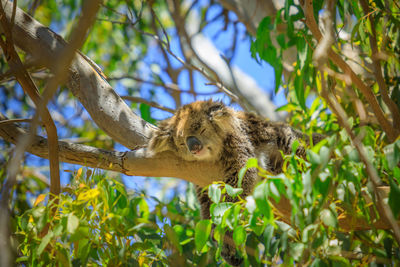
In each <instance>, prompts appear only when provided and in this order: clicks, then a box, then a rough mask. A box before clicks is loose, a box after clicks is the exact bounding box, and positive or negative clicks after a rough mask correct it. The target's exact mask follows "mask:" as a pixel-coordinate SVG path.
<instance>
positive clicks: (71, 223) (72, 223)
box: [67, 213, 79, 234]
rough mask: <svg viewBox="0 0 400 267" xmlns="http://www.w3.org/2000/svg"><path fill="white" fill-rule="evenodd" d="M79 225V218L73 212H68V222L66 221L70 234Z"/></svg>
mask: <svg viewBox="0 0 400 267" xmlns="http://www.w3.org/2000/svg"><path fill="white" fill-rule="evenodd" d="M78 226H79V219H78V217H76V216H75V215H74V214H72V213H70V214H69V215H68V222H67V232H68V233H70V234H73V233H75V231H76V229H77V228H78Z"/></svg>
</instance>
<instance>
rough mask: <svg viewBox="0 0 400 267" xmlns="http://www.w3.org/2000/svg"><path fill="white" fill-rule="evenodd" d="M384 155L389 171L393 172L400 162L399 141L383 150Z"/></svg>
mask: <svg viewBox="0 0 400 267" xmlns="http://www.w3.org/2000/svg"><path fill="white" fill-rule="evenodd" d="M384 153H385V155H386V159H387V162H388V166H389V169H391V170H393V169H394V167H396V166H397V164H398V163H399V161H400V140H397V141H396V142H395V143H393V144H390V145H388V146H386V147H385V148H384Z"/></svg>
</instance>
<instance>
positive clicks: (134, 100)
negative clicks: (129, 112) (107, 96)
mask: <svg viewBox="0 0 400 267" xmlns="http://www.w3.org/2000/svg"><path fill="white" fill-rule="evenodd" d="M121 98H122V99H126V100H129V101H132V102H136V103H143V104H146V105H149V106H150V107H153V108H158V109H161V110H164V111H167V112H169V113H172V114H173V113H175V110H173V109H171V108H167V107H163V106H161V105H159V104H158V103H156V102H153V101H148V100H146V99H144V98H141V97H135V96H128V95H127V96H121Z"/></svg>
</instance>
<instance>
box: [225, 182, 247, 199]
mask: <svg viewBox="0 0 400 267" xmlns="http://www.w3.org/2000/svg"><path fill="white" fill-rule="evenodd" d="M225 189H226V192H227V193H228V195H230V196H231V197H237V196H238V195H240V194H241V193H242V192H243V188H234V187H232V186H230V185H229V184H225Z"/></svg>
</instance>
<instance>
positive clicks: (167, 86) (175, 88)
mask: <svg viewBox="0 0 400 267" xmlns="http://www.w3.org/2000/svg"><path fill="white" fill-rule="evenodd" d="M123 79H131V80H135V81H137V82H141V83H147V84H151V85H154V86H160V87H163V88H165V89H166V90H170V91H179V93H185V94H196V95H211V94H215V93H217V91H215V92H210V93H204V92H192V90H182V89H180V88H179V85H177V84H176V83H163V82H154V81H149V80H144V79H142V78H139V77H137V76H133V75H121V76H115V77H108V78H107V81H115V80H123Z"/></svg>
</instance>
